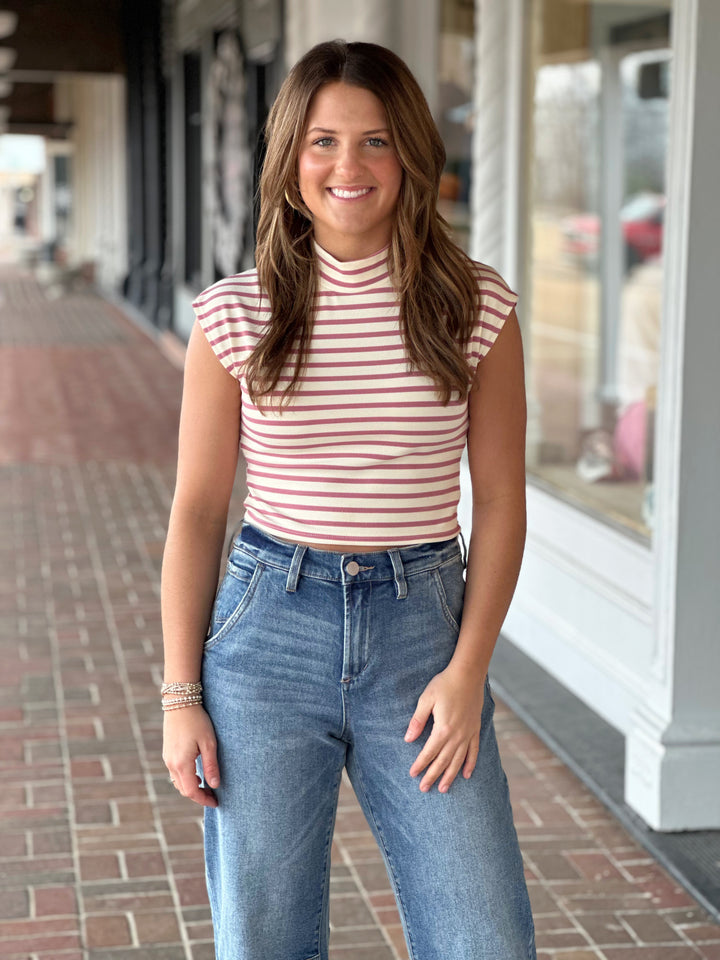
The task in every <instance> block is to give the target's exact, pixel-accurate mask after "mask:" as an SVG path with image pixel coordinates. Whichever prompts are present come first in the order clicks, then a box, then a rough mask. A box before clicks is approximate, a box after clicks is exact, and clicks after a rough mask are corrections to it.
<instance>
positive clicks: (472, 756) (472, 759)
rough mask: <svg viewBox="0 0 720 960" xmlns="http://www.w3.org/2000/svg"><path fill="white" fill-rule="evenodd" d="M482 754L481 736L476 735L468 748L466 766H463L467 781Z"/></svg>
mask: <svg viewBox="0 0 720 960" xmlns="http://www.w3.org/2000/svg"><path fill="white" fill-rule="evenodd" d="M479 752H480V734H479V733H476V734H475V736H474V737H473V738H472V740H471V741H470V746H469V747H468V752H467V757H466V758H465V765H464V766H463V776H464V777H465V779H466V780H467V779H468V778H469V777H470V776H471V775H472V772H473V770H474V769H475V764H476V763H477V758H478V754H479Z"/></svg>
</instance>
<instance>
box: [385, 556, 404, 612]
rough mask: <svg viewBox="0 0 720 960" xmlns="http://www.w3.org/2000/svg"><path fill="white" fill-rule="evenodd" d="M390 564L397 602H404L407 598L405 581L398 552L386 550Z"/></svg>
mask: <svg viewBox="0 0 720 960" xmlns="http://www.w3.org/2000/svg"><path fill="white" fill-rule="evenodd" d="M388 556H389V557H390V563H391V564H392V568H393V573H394V574H395V590H396V592H397V598H398V600H404V599H405V597H406V596H407V580H406V579H405V568H404V567H403V562H402V558H401V557H400V551H399V550H388Z"/></svg>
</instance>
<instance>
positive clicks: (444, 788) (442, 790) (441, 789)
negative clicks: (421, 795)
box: [438, 784, 448, 793]
mask: <svg viewBox="0 0 720 960" xmlns="http://www.w3.org/2000/svg"><path fill="white" fill-rule="evenodd" d="M438 790H439V791H440V793H447V792H448V788H447V785H446V784H443V785H442V786H441V787H438Z"/></svg>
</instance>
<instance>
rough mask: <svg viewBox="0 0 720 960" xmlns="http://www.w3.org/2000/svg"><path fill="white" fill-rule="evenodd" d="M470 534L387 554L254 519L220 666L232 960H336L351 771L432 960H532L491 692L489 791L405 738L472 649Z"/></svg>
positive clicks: (220, 849) (219, 825) (231, 590)
mask: <svg viewBox="0 0 720 960" xmlns="http://www.w3.org/2000/svg"><path fill="white" fill-rule="evenodd" d="M463 568H464V564H463V558H462V555H461V552H460V548H459V545H458V543H457V541H456V540H449V541H445V542H442V543H431V544H423V545H421V546H412V547H403V548H399V549H390V550H385V551H378V552H373V553H359V554H355V553H348V554H338V553H331V552H328V551H324V550H317V549H312V548H305V547H302V546H295V545H294V544H288V543H284V542H282V541H279V540H275V539H274V538H272V537H269V536H267V535H266V534H265V533H263V532H261V531H259V530H258V529H257V528H255V527H252V526H250V525H247V524H246V525H245V526H244V527H243V529H242V532H241V534H240V536H239V537H238V538H237V539H236V540H235V542H234V544H233V547H232V551H231V553H230V556H229V559H228V564H227V570H226V573H225V577H224V579H223V581H222V583H221V585H220V589H219V590H218V594H217V597H216V600H215V605H214V607H213V613H212V620H211V624H210V634H209V637H208V639H207V641H206V643H205V650H204V654H203V671H202V682H203V693H204V699H205V705H206V709H207V711H208V713H209V715H210V717H211V718H212V721H213V724H214V726H215V731H216V735H217V740H218V760H219V766H220V778H221V784H220V787H219V788H218V790H217V798H218V806H217V808H206V810H205V856H206V864H207V882H208V890H209V894H210V902H211V905H212V914H213V925H214V929H215V948H216V951H217V958H218V960H327V957H328V938H329V909H328V907H329V874H330V845H331V840H332V833H333V826H334V822H335V812H336V808H337V799H338V789H339V786H340V778H341V775H342V771H343V768H344V767H346V768H347V771H348V776H349V778H350V781H351V783H352V785H353V788H354V790H355V793H356V794H357V798H358V800H359V802H360V805H361V807H362V809H363V811H364V813H365V816H366V817H367V820H368V823H369V824H370V827H371V829H372V831H373V833H374V835H375V838H376V840H377V842H378V845H379V847H380V850H381V852H382V856H383V858H384V860H385V864H386V867H387V872H388V876H389V878H390V882H391V884H392V886H393V889H394V891H395V897H396V900H397V905H398V909H399V912H400V917H401V920H402V924H403V929H404V932H405V938H406V941H407V947H408V951H409V955H410V957H411V958H412V960H531V958H534V957H535V948H534V937H533V922H532V916H531V913H530V906H529V902H528V895H527V889H526V886H525V881H524V876H523V865H522V859H521V856H520V851H519V848H518V842H517V836H516V833H515V828H514V825H513V820H512V810H511V808H510V802H509V798H508V789H507V781H506V779H505V774H504V772H503V769H502V766H501V764H500V758H499V755H498V749H497V742H496V739H495V732H494V728H493V709H494V704H493V700H492V696H491V693H490V687H489V685H488V684H486V686H485V695H484V696H485V699H484V707H483V713H482V729H481V734H480V753H479V756H478V760H477V765H476V767H475V770H474V771H473V774H472V776H471V777H470V778H469V779H465V778H464V777H463V776H462V772H460V774H458V776H457V777H456V778H455V780H454V781H453V783H452V785H451V786H450V789H449V791H448V792H447V793H445V794H442V793H440V792H439V791H438V789H437V787H438V783H439V780H438V781H436V782H435V784H434V785H433V787H432V789H431V790H430V791H429V792H428V793H423V792H421V791H420V789H419V783H420V780H421V779H422V774H420V775H419V776H418V777H417V778H415V779H413V778H412V777H411V776H410V775H409V769H410V767H411V765H412V763H413V761H414V760H415V758H416V757H417V755H418V754H419V752H420V750H421V748H422V746H423V744H424V743H425V741H426V740H427V738H428V736H429V734H430V731H431V728H432V718H431V719H430V720H429V721H428V724H427V725H426V728H425V730H424V732H423V734H422V735H421V736H420V737H419V738H418V739H417V740H415V741H414V742H412V743H406V742H405V740H404V739H403V737H404V734H405V731H406V729H407V726H408V723H409V721H410V718H411V716H412V715H413V713H414V711H415V707H416V705H417V700H418V697H419V696H420V694H421V693H422V691H423V689H424V687H425V686H426V685H427V683H428V682H429V681H430V680H431V678H432V677H433V676H434V675H435V674H436V673H438V672H440V671H441V670H443V669H444V668H445V667H446V666H447V664H448V662H449V661H450V658H451V657H452V655H453V651H454V648H455V644H456V642H457V637H458V629H459V622H460V618H461V614H462V605H463V594H464V579H463Z"/></svg>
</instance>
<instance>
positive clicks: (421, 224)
mask: <svg viewBox="0 0 720 960" xmlns="http://www.w3.org/2000/svg"><path fill="white" fill-rule="evenodd" d="M338 81H340V82H342V83H347V84H349V85H352V86H357V87H362V88H364V89H365V90H369V91H370V92H371V93H373V94H375V96H376V97H377V98H378V99H379V100H380V102H381V103H382V105H383V107H384V108H385V113H386V115H387V122H388V126H389V128H390V131H391V133H392V139H393V143H394V146H395V150H396V152H397V156H398V160H399V161H400V165H401V166H402V168H403V176H402V183H401V187H400V196H399V198H398V204H397V212H396V217H395V223H394V226H393V231H392V239H391V242H390V249H389V255H388V259H389V263H388V265H389V269H390V275H391V277H392V278H393V282H394V284H395V286H396V289H397V291H398V295H399V300H400V329H401V331H402V335H403V339H404V342H405V348H406V352H407V356H408V360H409V362H410V365H411V367H413V368H414V369H417V370H421V371H423V372H424V373H426V374H427V375H428V376H430V377H431V378H432V379H433V380H434V381H435V384H436V386H437V388H438V392H439V394H440V397H441V399H442V401H443V402H444V403H447V402H448V401H449V400H450V398H451V397H452V395H453V393H454V392H457V393H459V394H460V396H465V395H466V394H467V391H468V389H469V386H470V369H469V367H468V364H467V362H466V360H465V357H464V348H465V347H466V345H467V343H468V341H469V339H470V335H471V331H472V326H473V321H474V318H475V312H476V310H477V303H476V289H477V286H476V280H475V274H474V270H473V267H472V262H471V261H470V259H469V258H468V257H467V255H466V254H465V253H464V252H463V251H462V250H461V249H460V248H459V247H458V246H457V244H456V243H455V242H454V241H453V240H452V239H451V237H450V232H449V227H448V225H447V223H446V221H445V220H444V219H443V218H442V217H441V216H440V214H439V213H438V211H437V195H438V187H439V183H440V175H441V173H442V170H443V166H444V165H445V147H444V146H443V142H442V140H441V138H440V134H439V133H438V130H437V127H436V126H435V122H434V120H433V118H432V115H431V114H430V110H429V108H428V105H427V101H426V100H425V97H424V96H423V93H422V90H421V89H420V87H419V85H418V83H417V81H416V80H415V78H414V77H413V75H412V73H411V72H410V70H409V69H408V67H407V66H406V65H405V63H404V62H403V61H402V60H401V59H400V58H399V57H398V56H397V55H396V54H394V53H392V51H390V50H387V49H385V47H380V46H377V45H376V44H374V43H345V42H344V41H342V40H334V41H330V42H328V43H319V44H318V45H317V46H315V47H313V48H312V49H311V50H310V51H308V53H306V54H305V56H304V57H302V58H301V59H300V60H299V61H298V62H297V63H296V64H295V66H294V67H293V68H292V70H291V71H290V73H289V74H288V76H287V78H286V79H285V82H284V83H283V85H282V87H281V89H280V92H279V93H278V96H277V98H276V100H275V103H274V104H273V107H272V109H271V111H270V115H269V117H268V121H267V125H266V132H265V136H266V143H267V152H266V155H265V161H264V166H263V172H262V177H261V180H260V219H259V223H258V233H257V249H256V254H255V259H256V263H257V268H258V279H259V282H260V286H261V288H262V289H263V291H264V292H265V293H266V294H267V296H268V298H269V301H270V311H271V315H270V321H269V324H268V327H267V330H266V332H265V334H264V336H263V337H262V338H261V340H260V342H259V343H258V344H257V346H256V347H255V349H254V350H253V353H252V355H251V356H250V358H249V359H248V361H247V362H246V364H245V370H244V372H245V377H246V380H247V384H248V389H249V392H250V396H251V397H252V398H253V401H255V402H257V400H258V399H259V398H261V397H264V396H267V395H268V394H270V393H272V392H273V391H274V390H275V388H276V387H277V384H278V381H279V379H280V376H281V374H282V372H283V368H284V367H285V366H286V364H287V363H289V362H292V377H291V381H290V383H289V384H288V386H287V387H286V388H285V389H284V390H283V392H282V397H281V403H282V402H283V401H287V400H288V399H289V398H290V397H291V396H292V394H293V392H294V391H295V389H296V387H297V382H298V379H299V377H300V375H301V374H302V371H303V368H304V366H305V363H306V358H307V351H308V347H309V343H310V337H311V334H312V324H313V315H314V296H315V291H316V287H317V265H316V260H315V253H314V248H313V244H312V236H313V227H312V218H311V214H310V211H309V210H308V209H307V208H306V207H305V205H304V203H303V200H302V197H301V196H300V193H299V190H298V184H297V170H298V154H299V151H300V146H301V143H302V139H303V137H304V134H305V126H306V119H307V115H308V111H309V108H310V103H311V101H312V98H313V97H314V96H315V94H316V93H317V92H318V90H319V89H320V88H321V87H323V86H324V85H325V84H328V83H335V82H338ZM293 354H294V356H293V357H292V361H291V355H293Z"/></svg>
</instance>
